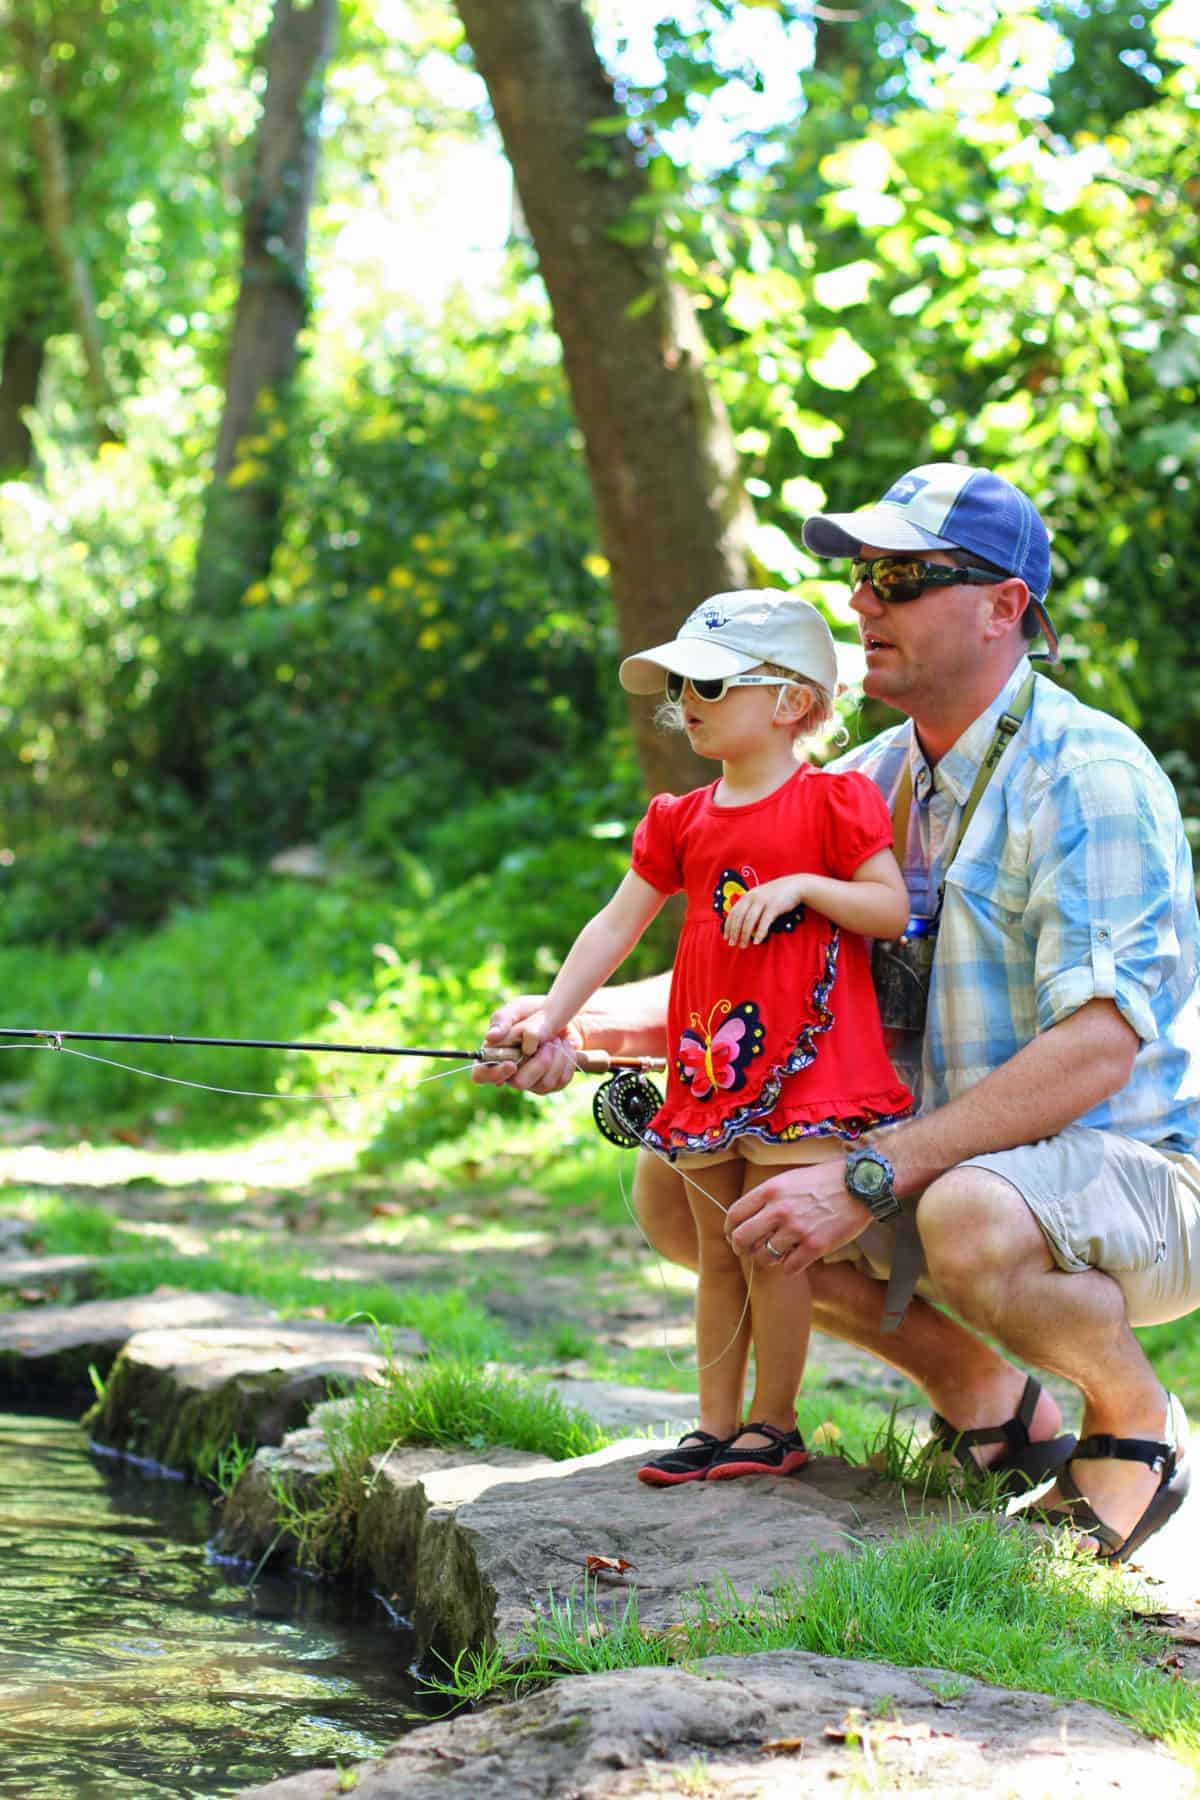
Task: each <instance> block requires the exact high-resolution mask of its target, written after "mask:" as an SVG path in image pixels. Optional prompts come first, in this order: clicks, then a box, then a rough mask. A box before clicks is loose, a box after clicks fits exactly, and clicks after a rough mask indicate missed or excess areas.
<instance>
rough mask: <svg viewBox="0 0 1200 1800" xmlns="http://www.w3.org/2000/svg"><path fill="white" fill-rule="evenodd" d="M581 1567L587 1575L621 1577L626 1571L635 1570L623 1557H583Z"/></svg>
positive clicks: (635, 1565)
mask: <svg viewBox="0 0 1200 1800" xmlns="http://www.w3.org/2000/svg"><path fill="white" fill-rule="evenodd" d="M583 1566H584V1568H585V1569H586V1570H587V1572H588V1574H589V1575H601V1574H605V1575H623V1574H624V1573H625V1571H626V1569H636V1568H637V1564H636V1563H631V1562H627V1561H626V1559H625V1558H624V1557H623V1556H585V1557H584V1559H583Z"/></svg>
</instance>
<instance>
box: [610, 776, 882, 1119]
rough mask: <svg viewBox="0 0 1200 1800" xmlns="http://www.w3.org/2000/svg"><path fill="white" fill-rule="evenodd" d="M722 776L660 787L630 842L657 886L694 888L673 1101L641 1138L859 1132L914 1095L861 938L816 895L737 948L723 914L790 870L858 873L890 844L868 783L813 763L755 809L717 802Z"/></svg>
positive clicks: (676, 1001)
mask: <svg viewBox="0 0 1200 1800" xmlns="http://www.w3.org/2000/svg"><path fill="white" fill-rule="evenodd" d="M716 787H717V784H716V782H713V783H712V785H711V786H709V787H703V788H696V789H695V790H694V791H693V792H692V793H690V794H681V795H676V794H659V795H658V797H657V798H656V799H654V800H652V801H651V803H650V808H649V811H648V812H647V814H646V816H645V818H644V819H643V820H642V822H641V824H640V825H639V826H638V828H637V831H636V832H635V833H634V839H633V869H634V873H635V874H637V875H640V876H641V877H642V879H643V881H648V882H649V883H650V885H651V886H652V887H655V888H657V889H658V890H659V891H660V893H664V894H672V893H676V892H677V891H678V890H679V889H680V888H683V889H684V890H685V891H686V893H687V916H686V918H685V920H684V926H683V932H682V935H681V936H680V940H679V949H678V952H677V953H676V957H675V969H674V974H673V976H672V980H671V1000H670V1006H669V1009H668V1014H667V1032H668V1044H669V1055H670V1074H669V1076H668V1079H667V1097H666V1102H665V1104H664V1105H663V1106H662V1107H661V1109H660V1110H659V1111H658V1113H656V1114H655V1116H654V1118H653V1119H652V1120H651V1122H650V1125H649V1128H648V1129H647V1131H646V1133H645V1141H646V1142H647V1143H649V1144H651V1145H653V1146H654V1147H656V1148H657V1149H660V1150H664V1151H666V1152H667V1153H668V1154H671V1153H678V1152H679V1151H698V1150H699V1151H710V1150H723V1149H724V1148H725V1147H726V1145H728V1144H729V1143H731V1142H732V1141H733V1139H734V1138H736V1137H740V1136H747V1135H749V1136H753V1137H757V1138H762V1139H764V1140H765V1141H766V1142H768V1143H776V1144H779V1143H788V1142H791V1141H794V1140H796V1139H798V1138H806V1137H839V1138H853V1137H858V1136H859V1135H860V1134H861V1133H862V1132H864V1131H867V1130H869V1129H870V1128H871V1126H873V1125H879V1124H885V1123H887V1122H889V1121H890V1120H893V1119H896V1118H900V1117H903V1116H904V1115H905V1114H906V1113H907V1112H909V1111H910V1110H911V1107H912V1095H911V1094H910V1093H909V1091H908V1089H907V1088H906V1087H905V1086H904V1084H903V1082H901V1081H898V1080H897V1078H896V1074H895V1071H894V1070H893V1068H892V1065H891V1063H890V1062H889V1061H888V1055H887V1051H886V1049H885V1047H884V1041H883V1028H882V1026H881V1025H880V1022H879V1011H878V1008H877V1006H876V1003H875V990H874V987H873V986H872V983H871V969H870V962H869V958H868V953H867V945H866V940H865V939H864V938H862V937H860V936H859V935H858V934H857V933H856V932H852V931H843V930H841V929H840V927H838V926H836V925H833V924H831V923H830V921H829V920H828V919H827V918H825V917H824V915H823V914H821V913H818V912H814V911H813V909H812V908H811V907H807V906H803V905H801V906H797V907H793V908H792V910H791V911H790V912H788V913H785V914H783V915H782V917H780V918H778V919H776V920H775V922H774V924H773V925H772V926H771V929H770V932H769V933H768V935H767V938H766V940H765V942H763V943H762V944H754V945H751V946H750V948H749V949H746V950H737V949H734V948H733V947H732V946H731V945H730V944H729V943H728V942H727V941H726V938H725V935H724V931H723V925H724V921H725V917H726V914H727V913H728V911H729V909H730V907H731V906H732V905H733V904H734V902H735V901H736V900H737V899H738V897H739V896H740V895H741V894H743V893H744V892H745V891H746V889H747V888H750V887H754V886H756V885H757V884H758V883H760V882H764V881H772V880H774V879H776V878H777V877H778V876H781V875H800V874H813V875H831V876H833V877H835V878H836V879H837V880H840V881H849V880H850V879H851V878H852V876H853V875H854V873H855V871H856V870H857V869H858V868H860V867H861V866H862V864H863V863H864V862H866V861H867V859H868V857H871V856H874V855H876V854H877V852H878V851H880V850H886V849H890V848H891V842H892V821H891V818H890V816H889V814H888V810H887V807H886V805H885V804H884V801H883V798H882V796H881V794H880V792H879V789H878V788H877V787H876V786H875V784H874V782H873V781H870V780H868V778H867V777H866V776H865V775H859V774H855V773H847V774H836V775H835V774H826V773H825V771H824V770H821V769H814V768H809V767H803V768H800V769H798V770H797V771H796V773H795V775H793V776H791V777H790V778H789V779H788V780H787V781H785V782H784V784H783V786H782V787H779V788H776V790H775V792H774V793H772V794H768V795H767V797H766V798H765V799H764V800H755V801H753V802H752V803H751V804H750V805H749V806H718V805H716V804H715V799H714V796H715V793H716Z"/></svg>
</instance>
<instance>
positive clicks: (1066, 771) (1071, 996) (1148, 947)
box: [832, 659, 1200, 1151]
mask: <svg viewBox="0 0 1200 1800" xmlns="http://www.w3.org/2000/svg"><path fill="white" fill-rule="evenodd" d="M1028 673H1029V663H1028V661H1027V660H1026V659H1022V661H1021V662H1020V664H1019V665H1018V667H1017V668H1016V669H1015V670H1014V672H1013V674H1012V677H1011V679H1010V680H1009V682H1008V683H1007V685H1006V686H1005V687H1004V688H1003V690H1002V691H1001V693H1000V694H998V695H997V697H996V699H995V701H994V702H993V704H992V705H991V706H990V707H989V708H988V710H987V712H985V713H984V714H982V715H981V717H980V718H978V719H976V720H975V721H974V722H973V724H971V725H970V726H969V727H968V728H967V730H966V731H965V732H964V733H963V735H962V736H961V737H960V738H959V740H958V742H957V743H956V744H955V745H954V746H953V748H952V749H950V750H949V751H948V752H947V753H946V755H945V756H943V757H942V759H941V761H940V762H939V763H938V764H937V765H936V767H934V768H930V766H929V764H928V763H927V762H926V760H925V758H924V756H923V754H922V752H921V748H920V745H919V743H918V742H917V740H916V737H915V735H914V733H913V729H912V725H911V723H909V722H905V723H904V724H903V725H900V726H897V727H895V728H894V729H893V730H890V731H885V732H883V733H882V734H881V735H880V736H879V737H877V738H875V739H873V740H872V742H871V743H869V744H865V745H863V746H861V747H860V748H858V749H856V750H853V751H850V752H849V753H848V754H847V755H845V756H842V757H840V758H839V759H838V760H837V762H836V763H834V764H833V765H832V766H833V767H835V768H839V769H850V768H853V769H860V770H862V772H863V773H864V774H866V775H869V776H870V777H871V779H872V780H873V781H874V782H875V783H876V785H877V786H878V787H879V788H880V790H881V791H882V793H883V796H884V798H885V799H886V800H887V802H888V804H889V806H892V807H894V804H895V798H896V792H897V788H898V786H899V782H900V776H901V772H902V770H903V767H904V764H905V762H906V761H907V762H908V764H909V767H910V769H911V773H912V787H913V799H912V808H911V811H910V814H909V826H908V844H907V850H906V854H905V857H904V873H905V880H906V881H907V883H908V887H909V894H910V897H911V900H912V906H913V911H914V912H918V913H932V912H934V911H935V910H936V906H937V893H938V888H939V885H940V884H941V883H943V882H944V883H945V898H944V902H943V907H942V913H941V920H940V926H939V931H938V939H937V950H936V954H935V957H934V963H933V978H932V981H931V984H930V992H929V1011H928V1016H927V1019H926V1026H925V1032H924V1037H923V1040H922V1038H921V1037H920V1036H919V1035H918V1034H917V1033H905V1034H900V1037H899V1039H898V1040H897V1042H896V1043H895V1044H894V1045H893V1060H894V1061H895V1063H896V1067H897V1071H898V1073H899V1074H900V1075H901V1076H902V1077H903V1078H904V1080H906V1081H907V1082H908V1084H909V1086H910V1087H911V1088H912V1090H913V1092H914V1094H915V1095H916V1096H917V1100H918V1103H919V1104H920V1105H921V1106H923V1107H924V1108H926V1109H929V1108H932V1107H937V1106H943V1105H945V1104H946V1102H947V1101H949V1100H952V1099H954V1097H955V1096H956V1095H958V1094H963V1093H966V1092H967V1091H968V1089H970V1088H971V1087H973V1086H974V1085H975V1083H976V1082H978V1081H980V1080H982V1079H983V1077H984V1076H985V1075H988V1074H990V1073H991V1072H992V1070H994V1069H997V1068H999V1066H1000V1065H1001V1064H1002V1063H1004V1062H1007V1061H1008V1059H1009V1058H1010V1057H1012V1056H1014V1055H1015V1054H1016V1052H1017V1051H1018V1050H1020V1049H1021V1048H1022V1047H1023V1046H1024V1045H1025V1044H1027V1043H1028V1042H1029V1041H1030V1040H1031V1039H1032V1038H1033V1037H1035V1036H1036V1035H1037V1033H1038V1032H1041V1031H1045V1030H1047V1029H1048V1028H1049V1027H1050V1026H1051V1025H1054V1024H1056V1023H1057V1022H1058V1021H1059V1020H1061V1019H1065V1018H1067V1017H1068V1016H1069V1015H1070V1014H1071V1013H1073V1012H1075V1011H1077V1010H1078V1008H1079V1007H1081V1006H1083V1005H1084V1004H1085V1003H1086V1002H1087V1001H1089V1000H1092V999H1109V1000H1112V1001H1113V1002H1114V1003H1115V1005H1116V1006H1117V1008H1118V1010H1119V1011H1120V1012H1121V1014H1122V1015H1123V1017H1124V1018H1125V1019H1127V1020H1128V1022H1129V1024H1130V1025H1131V1026H1132V1027H1133V1029H1134V1031H1136V1032H1137V1035H1138V1038H1139V1040H1140V1046H1139V1049H1138V1053H1137V1058H1136V1060H1135V1062H1134V1067H1133V1073H1132V1075H1131V1077H1130V1079H1129V1081H1128V1082H1127V1083H1126V1085H1125V1086H1124V1087H1123V1088H1122V1089H1121V1090H1120V1091H1119V1092H1118V1093H1116V1094H1114V1095H1113V1096H1112V1097H1111V1098H1110V1099H1109V1100H1106V1101H1104V1102H1103V1103H1102V1104H1101V1105H1100V1106H1097V1107H1094V1108H1093V1109H1092V1111H1091V1112H1089V1113H1087V1114H1085V1115H1084V1117H1083V1118H1082V1119H1081V1120H1079V1123H1080V1124H1082V1125H1092V1126H1099V1127H1101V1128H1105V1129H1110V1130H1114V1131H1120V1132H1124V1133H1126V1134H1127V1135H1128V1136H1130V1137H1134V1138H1139V1139H1141V1140H1142V1141H1143V1142H1146V1143H1151V1144H1158V1145H1160V1146H1161V1147H1162V1148H1164V1149H1168V1150H1183V1151H1195V1150H1196V1148H1197V1145H1198V1143H1200V991H1198V987H1197V968H1196V950H1197V939H1198V936H1200V929H1198V921H1197V914H1196V892H1195V879H1194V875H1193V871H1192V859H1191V853H1190V851H1189V848H1188V843H1187V839H1186V837H1185V835H1184V829H1183V821H1182V819H1181V817H1180V813H1179V803H1178V800H1177V798H1176V795H1175V791H1174V789H1173V787H1172V786H1171V783H1170V781H1169V780H1168V779H1167V776H1166V775H1165V774H1164V773H1163V771H1162V769H1161V768H1160V767H1159V766H1158V764H1157V763H1156V762H1155V760H1154V758H1153V757H1152V756H1151V754H1150V752H1149V751H1148V750H1147V749H1146V747H1145V745H1144V744H1143V743H1142V742H1141V741H1140V740H1139V739H1138V738H1137V737H1135V736H1134V734H1133V733H1132V732H1131V731H1129V730H1128V729H1127V728H1126V727H1125V726H1124V725H1121V724H1119V723H1118V722H1117V721H1116V720H1115V719H1111V718H1109V717H1108V716H1107V715H1106V714H1104V713H1101V712H1097V711H1096V710H1095V709H1094V708H1092V707H1089V706H1084V705H1083V704H1081V702H1080V701H1078V700H1076V699H1075V698H1074V697H1073V696H1072V695H1070V694H1068V693H1067V692H1065V690H1064V689H1062V688H1059V687H1056V686H1055V684H1054V683H1053V682H1051V681H1047V680H1045V679H1042V678H1039V679H1038V681H1037V683H1036V685H1035V689H1034V697H1033V702H1032V705H1031V706H1030V709H1029V712H1028V713H1027V714H1026V717H1025V719H1024V722H1023V723H1022V726H1021V729H1020V731H1019V732H1018V733H1017V735H1016V737H1015V738H1014V739H1013V740H1012V742H1011V743H1010V745H1009V746H1008V749H1007V750H1006V752H1005V754H1004V757H1003V759H1002V761H1001V762H1000V765H999V767H998V768H997V770H996V772H995V773H994V775H993V776H992V779H991V781H990V782H989V784H988V787H987V789H986V791H985V793H984V795H983V798H982V800H981V801H980V803H979V806H978V809H977V811H976V813H975V817H974V818H973V819H972V821H971V824H970V826H969V827H968V830H967V834H966V836H965V838H964V839H963V842H962V846H961V848H960V850H959V852H958V854H957V856H955V857H954V859H953V862H952V863H951V864H950V866H949V867H947V866H946V863H947V858H948V856H949V853H950V851H951V850H952V849H953V846H954V840H955V836H956V834H957V831H958V826H959V820H960V818H961V816H962V809H963V807H964V805H965V803H966V800H967V797H968V795H969V794H970V792H971V788H972V785H973V783H974V780H975V775H976V771H977V770H978V768H979V765H980V763H981V762H982V760H983V758H984V756H985V755H986V753H987V750H988V746H989V745H990V744H991V741H992V738H993V736H994V734H995V729H996V724H997V721H998V720H999V718H1000V715H1001V714H1002V713H1003V712H1005V711H1006V710H1007V709H1008V707H1010V706H1011V705H1012V703H1013V701H1014V700H1015V698H1016V695H1017V693H1018V692H1019V690H1020V687H1021V684H1022V683H1023V682H1024V680H1025V678H1026V676H1027V675H1028Z"/></svg>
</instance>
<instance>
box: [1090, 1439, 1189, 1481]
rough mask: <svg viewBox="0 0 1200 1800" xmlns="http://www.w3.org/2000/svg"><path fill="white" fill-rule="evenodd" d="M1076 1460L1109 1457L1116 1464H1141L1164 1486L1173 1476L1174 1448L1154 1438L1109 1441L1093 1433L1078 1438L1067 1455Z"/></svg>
mask: <svg viewBox="0 0 1200 1800" xmlns="http://www.w3.org/2000/svg"><path fill="white" fill-rule="evenodd" d="M1077 1457H1085V1458H1086V1457H1111V1458H1112V1459H1113V1460H1114V1461H1116V1462H1141V1463H1145V1464H1146V1465H1147V1466H1148V1467H1149V1468H1151V1469H1153V1470H1154V1471H1155V1473H1156V1474H1157V1475H1159V1476H1161V1478H1162V1481H1163V1482H1164V1483H1165V1482H1168V1481H1170V1480H1171V1478H1172V1476H1173V1475H1174V1473H1175V1462H1176V1455H1175V1446H1174V1445H1173V1444H1164V1443H1161V1442H1158V1441H1156V1440H1155V1439H1154V1438H1123V1437H1110V1436H1109V1435H1108V1434H1107V1433H1106V1432H1096V1433H1093V1435H1092V1436H1091V1437H1085V1438H1080V1440H1079V1442H1078V1443H1077V1444H1076V1446H1075V1448H1074V1450H1073V1451H1072V1453H1071V1460H1072V1461H1074V1460H1075V1459H1076V1458H1077Z"/></svg>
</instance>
